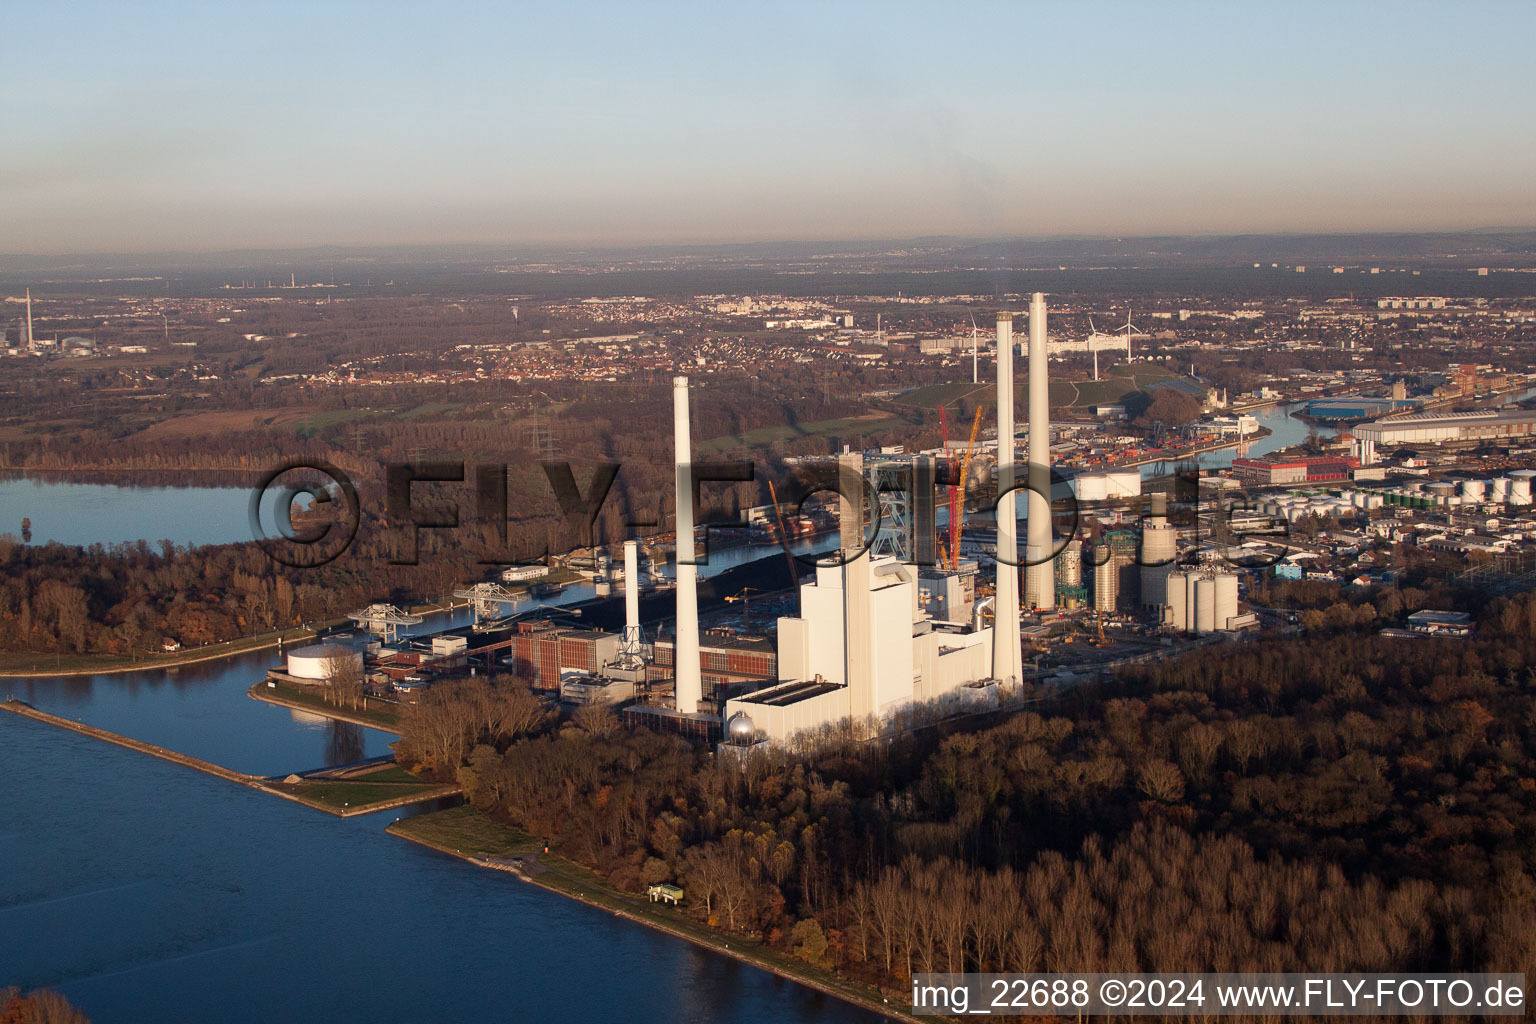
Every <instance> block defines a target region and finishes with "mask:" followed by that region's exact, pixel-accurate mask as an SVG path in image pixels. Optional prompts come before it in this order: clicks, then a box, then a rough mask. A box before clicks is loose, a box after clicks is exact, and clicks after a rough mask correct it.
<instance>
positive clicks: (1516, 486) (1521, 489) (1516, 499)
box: [1509, 480, 1531, 505]
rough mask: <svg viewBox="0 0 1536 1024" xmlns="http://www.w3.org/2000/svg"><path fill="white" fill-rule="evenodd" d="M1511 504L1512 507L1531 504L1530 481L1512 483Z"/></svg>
mask: <svg viewBox="0 0 1536 1024" xmlns="http://www.w3.org/2000/svg"><path fill="white" fill-rule="evenodd" d="M1509 503H1510V504H1511V505H1529V504H1530V503H1531V482H1530V481H1529V480H1511V481H1510V484H1509Z"/></svg>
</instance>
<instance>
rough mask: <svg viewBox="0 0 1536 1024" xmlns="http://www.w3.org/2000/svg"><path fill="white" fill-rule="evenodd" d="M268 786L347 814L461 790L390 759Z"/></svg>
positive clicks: (310, 803) (323, 808) (317, 805)
mask: <svg viewBox="0 0 1536 1024" xmlns="http://www.w3.org/2000/svg"><path fill="white" fill-rule="evenodd" d="M267 788H268V789H271V790H273V791H274V792H277V793H282V794H284V795H287V796H291V797H293V798H294V799H295V800H298V801H299V802H300V803H303V804H308V805H309V806H310V807H314V808H317V809H318V810H322V811H328V812H330V813H332V814H341V815H343V816H350V815H353V814H368V813H370V812H372V811H377V810H383V809H385V808H387V807H399V806H402V805H404V804H407V803H418V802H420V801H422V800H430V799H434V798H437V797H444V796H452V795H454V794H455V793H457V792H458V791H459V789H458V787H457V786H452V785H441V784H438V783H434V782H425V781H423V780H421V779H418V778H417V777H416V776H414V775H412V774H411V773H410V772H408V771H406V770H405V769H404V768H401V767H400V766H399V765H397V764H393V763H388V762H386V763H384V764H381V765H378V766H377V767H371V768H364V769H361V770H358V771H356V772H354V773H349V774H347V775H346V776H344V777H329V776H327V777H321V778H308V779H303V780H301V781H299V782H281V781H276V780H272V781H269V782H268V783H267Z"/></svg>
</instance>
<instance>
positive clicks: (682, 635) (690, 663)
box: [672, 377, 704, 714]
mask: <svg viewBox="0 0 1536 1024" xmlns="http://www.w3.org/2000/svg"><path fill="white" fill-rule="evenodd" d="M692 452H693V441H692V438H691V436H690V434H689V430H688V378H687V377H673V378H672V459H673V462H674V464H675V466H676V470H677V648H676V651H675V654H676V658H675V665H674V670H675V674H676V679H677V686H676V690H675V693H676V699H677V710H678V711H681V712H682V713H684V714H692V713H693V712H695V711H698V710H699V701H701V700H703V699H704V680H703V678H702V676H701V674H700V671H699V567H698V566H697V565H695V564H694V561H693V560H694V549H693V465H692V463H693V455H692Z"/></svg>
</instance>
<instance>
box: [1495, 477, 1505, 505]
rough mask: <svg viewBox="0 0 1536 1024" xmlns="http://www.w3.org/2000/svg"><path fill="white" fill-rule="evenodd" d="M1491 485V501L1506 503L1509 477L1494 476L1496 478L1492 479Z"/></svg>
mask: <svg viewBox="0 0 1536 1024" xmlns="http://www.w3.org/2000/svg"><path fill="white" fill-rule="evenodd" d="M1492 483H1493V500H1494V501H1508V500H1509V477H1507V476H1496V477H1494V478H1493V481H1492Z"/></svg>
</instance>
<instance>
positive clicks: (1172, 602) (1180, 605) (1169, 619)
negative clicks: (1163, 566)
mask: <svg viewBox="0 0 1536 1024" xmlns="http://www.w3.org/2000/svg"><path fill="white" fill-rule="evenodd" d="M1167 596H1168V604H1167V605H1165V606H1164V608H1163V622H1164V623H1165V624H1167V625H1169V626H1172V627H1173V628H1174V629H1177V630H1179V631H1180V632H1181V633H1182V632H1188V630H1189V576H1188V575H1187V574H1185V573H1182V572H1176V573H1172V574H1170V575H1169V577H1168V595H1167Z"/></svg>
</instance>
